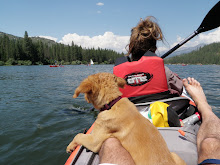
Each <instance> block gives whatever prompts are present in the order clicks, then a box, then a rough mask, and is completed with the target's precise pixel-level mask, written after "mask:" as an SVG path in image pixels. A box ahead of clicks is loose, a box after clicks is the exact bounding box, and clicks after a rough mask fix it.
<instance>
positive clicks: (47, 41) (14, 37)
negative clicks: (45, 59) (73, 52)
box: [0, 32, 56, 46]
mask: <svg viewBox="0 0 220 165" xmlns="http://www.w3.org/2000/svg"><path fill="white" fill-rule="evenodd" d="M4 35H6V36H8V37H9V39H10V40H11V39H13V40H19V39H23V37H18V36H15V35H12V34H8V33H4V32H0V37H1V36H4ZM30 38H31V39H32V41H33V42H35V43H36V42H38V41H41V42H43V43H44V44H45V43H47V44H49V45H50V46H51V45H53V44H56V42H55V41H54V40H50V39H47V38H42V37H30Z"/></svg>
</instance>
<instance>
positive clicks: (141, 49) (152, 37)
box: [127, 16, 163, 61]
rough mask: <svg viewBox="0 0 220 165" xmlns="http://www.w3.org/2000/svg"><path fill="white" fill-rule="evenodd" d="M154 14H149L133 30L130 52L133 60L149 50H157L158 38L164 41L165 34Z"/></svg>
mask: <svg viewBox="0 0 220 165" xmlns="http://www.w3.org/2000/svg"><path fill="white" fill-rule="evenodd" d="M155 20H156V19H155V18H154V17H152V16H148V17H147V18H146V19H145V20H142V19H141V21H140V22H139V23H138V25H137V26H136V27H134V28H132V30H131V37H130V44H129V45H128V46H129V50H128V54H127V55H129V54H131V55H132V56H131V58H132V60H134V61H136V60H139V59H140V58H141V57H142V56H143V55H144V53H146V52H147V51H148V50H150V51H152V52H155V51H156V49H157V46H156V43H157V40H162V41H163V34H162V31H161V29H160V27H159V25H158V24H157V23H156V21H155Z"/></svg>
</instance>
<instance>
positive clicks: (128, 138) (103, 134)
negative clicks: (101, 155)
mask: <svg viewBox="0 0 220 165" xmlns="http://www.w3.org/2000/svg"><path fill="white" fill-rule="evenodd" d="M125 84H126V82H125V80H124V79H122V78H119V77H116V76H115V75H113V74H111V73H97V74H94V75H90V76H89V77H88V78H86V79H85V80H83V81H82V82H81V84H80V86H79V87H78V88H77V89H76V90H75V94H74V96H73V97H74V98H76V97H78V95H79V94H80V93H85V99H86V101H87V102H88V103H92V104H93V105H94V107H95V108H96V109H98V110H100V109H101V108H102V107H104V106H105V105H106V104H109V103H110V102H111V101H112V100H115V99H116V98H118V97H119V96H121V95H122V93H121V92H120V91H119V87H120V88H123V87H124V85H125ZM110 137H115V138H117V139H118V140H119V141H120V142H121V144H122V146H123V147H124V148H125V149H126V150H127V151H128V152H129V153H130V155H131V156H132V158H133V160H134V162H135V164H137V165H144V164H150V165H153V164H157V165H162V164H169V165H172V164H178V165H182V164H185V163H184V161H183V160H182V159H181V158H180V157H179V156H178V155H176V154H175V153H170V151H169V150H168V147H167V145H166V142H165V141H164V139H163V137H162V136H161V134H160V133H159V131H158V130H157V128H156V127H155V126H154V125H153V124H152V123H151V122H149V121H148V120H147V119H146V118H144V117H143V116H142V115H141V114H140V113H139V111H138V110H137V108H136V106H135V105H134V104H133V103H132V102H130V101H129V100H128V99H127V98H122V99H120V100H119V101H117V102H116V103H115V104H114V105H113V106H112V107H111V109H109V110H105V111H102V112H100V113H99V115H98V117H97V119H96V121H95V125H94V129H93V132H92V134H89V135H86V134H78V135H76V136H75V138H74V139H73V141H72V142H71V143H70V144H69V145H68V147H67V149H66V151H67V152H72V151H73V150H74V149H75V148H76V147H77V145H83V146H85V147H86V148H88V149H90V150H91V151H93V152H98V151H99V150H100V148H101V146H102V144H103V142H104V141H105V140H106V139H108V138H110Z"/></svg>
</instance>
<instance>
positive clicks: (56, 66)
mask: <svg viewBox="0 0 220 165" xmlns="http://www.w3.org/2000/svg"><path fill="white" fill-rule="evenodd" d="M50 67H64V66H63V65H50Z"/></svg>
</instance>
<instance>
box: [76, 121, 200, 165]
mask: <svg viewBox="0 0 220 165" xmlns="http://www.w3.org/2000/svg"><path fill="white" fill-rule="evenodd" d="M198 128H199V126H198V125H194V126H190V127H164V128H158V130H159V131H160V133H161V134H162V136H163V138H164V140H165V141H166V143H167V146H168V148H169V150H170V151H171V152H175V153H176V154H177V155H179V156H180V157H181V158H182V159H183V160H184V161H185V162H186V164H187V165H197V160H198V154H197V147H196V144H194V143H192V142H191V141H189V140H188V139H186V138H184V137H182V136H181V135H180V133H179V132H178V130H179V129H182V130H183V131H185V132H186V134H187V136H190V138H191V139H194V140H196V135H197V132H198ZM91 155H92V152H86V149H84V150H83V153H82V154H81V156H80V157H79V159H78V160H77V162H76V165H87V164H88V162H89V160H90V157H91ZM98 164H99V156H98V154H96V155H95V158H94V160H93V162H92V164H91V165H98Z"/></svg>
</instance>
